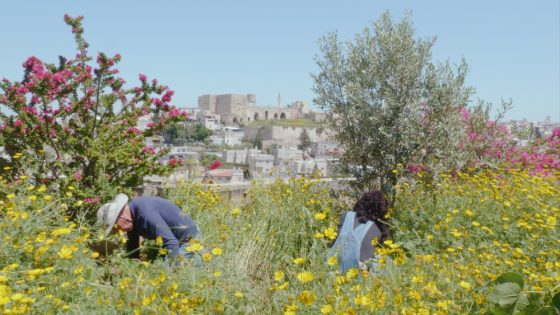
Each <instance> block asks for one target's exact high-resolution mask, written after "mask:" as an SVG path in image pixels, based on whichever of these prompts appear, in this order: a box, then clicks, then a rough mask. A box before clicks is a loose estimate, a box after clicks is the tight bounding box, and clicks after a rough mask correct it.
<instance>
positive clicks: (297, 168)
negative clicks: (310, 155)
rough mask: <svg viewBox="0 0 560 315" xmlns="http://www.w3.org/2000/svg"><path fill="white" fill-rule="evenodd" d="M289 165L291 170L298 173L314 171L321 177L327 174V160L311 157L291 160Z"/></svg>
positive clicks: (303, 173)
mask: <svg viewBox="0 0 560 315" xmlns="http://www.w3.org/2000/svg"><path fill="white" fill-rule="evenodd" d="M290 167H291V168H292V171H293V172H294V173H296V174H298V175H311V174H313V173H314V172H318V173H319V176H321V177H325V176H326V175H327V160H322V159H320V160H319V159H318V160H315V159H313V160H299V161H293V162H292V163H291V164H290Z"/></svg>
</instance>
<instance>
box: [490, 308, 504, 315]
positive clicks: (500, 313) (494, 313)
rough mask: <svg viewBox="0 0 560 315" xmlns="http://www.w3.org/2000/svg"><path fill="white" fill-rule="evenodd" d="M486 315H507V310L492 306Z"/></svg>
mask: <svg viewBox="0 0 560 315" xmlns="http://www.w3.org/2000/svg"><path fill="white" fill-rule="evenodd" d="M486 315H507V311H506V310H504V309H503V308H501V307H494V308H492V309H490V310H489V311H488V312H487V313H486Z"/></svg>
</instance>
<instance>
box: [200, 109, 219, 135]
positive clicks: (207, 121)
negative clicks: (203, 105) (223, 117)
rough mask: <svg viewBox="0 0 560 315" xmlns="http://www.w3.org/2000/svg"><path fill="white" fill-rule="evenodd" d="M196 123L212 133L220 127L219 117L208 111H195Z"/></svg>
mask: <svg viewBox="0 0 560 315" xmlns="http://www.w3.org/2000/svg"><path fill="white" fill-rule="evenodd" d="M196 121H197V122H199V123H201V124H202V125H203V126H204V127H206V128H207V129H210V130H212V131H216V130H219V129H220V127H221V125H220V115H218V114H214V113H211V112H209V111H202V110H199V111H197V112H196Z"/></svg>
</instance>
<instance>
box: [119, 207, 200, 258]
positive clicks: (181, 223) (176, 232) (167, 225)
mask: <svg viewBox="0 0 560 315" xmlns="http://www.w3.org/2000/svg"><path fill="white" fill-rule="evenodd" d="M128 206H129V207H130V211H131V213H132V223H133V226H134V228H133V230H132V231H130V232H128V233H127V237H128V241H127V244H126V249H127V251H128V252H129V253H131V254H130V257H133V258H138V257H139V254H140V253H139V251H138V247H139V246H140V236H142V237H143V238H145V239H150V240H155V239H156V238H157V237H158V236H161V238H162V240H163V246H164V247H165V248H166V249H167V250H168V251H169V252H170V254H171V255H172V256H177V255H179V254H181V253H182V250H181V247H180V243H181V242H186V241H188V240H189V239H190V238H192V237H195V236H196V235H197V233H198V226H197V225H196V223H194V221H193V220H192V219H191V218H190V217H189V216H188V215H187V214H186V213H183V212H181V209H180V208H179V207H177V206H176V205H175V204H173V203H172V202H171V201H169V200H167V199H164V198H160V197H137V198H134V199H132V200H131V201H129V203H128Z"/></svg>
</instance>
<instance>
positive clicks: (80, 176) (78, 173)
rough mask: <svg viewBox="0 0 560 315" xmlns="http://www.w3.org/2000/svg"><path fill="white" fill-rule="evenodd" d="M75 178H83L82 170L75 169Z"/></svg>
mask: <svg viewBox="0 0 560 315" xmlns="http://www.w3.org/2000/svg"><path fill="white" fill-rule="evenodd" d="M74 178H75V179H76V180H78V181H79V180H82V172H80V171H79V170H77V171H75V172H74Z"/></svg>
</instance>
